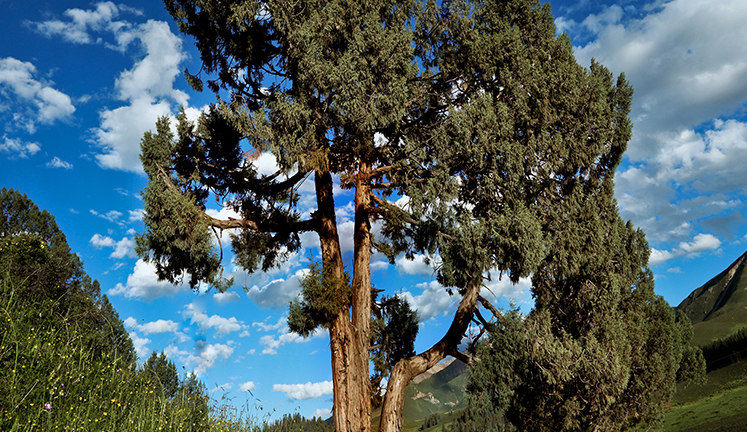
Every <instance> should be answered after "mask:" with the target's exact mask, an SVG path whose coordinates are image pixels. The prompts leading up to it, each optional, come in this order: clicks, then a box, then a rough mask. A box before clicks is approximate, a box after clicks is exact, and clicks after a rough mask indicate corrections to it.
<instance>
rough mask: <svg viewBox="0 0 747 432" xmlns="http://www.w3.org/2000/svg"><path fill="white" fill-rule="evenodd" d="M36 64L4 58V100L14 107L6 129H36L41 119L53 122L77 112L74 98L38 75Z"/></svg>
mask: <svg viewBox="0 0 747 432" xmlns="http://www.w3.org/2000/svg"><path fill="white" fill-rule="evenodd" d="M36 74H37V71H36V67H35V66H34V65H33V64H32V63H29V62H23V61H20V60H18V59H15V58H13V57H6V58H0V101H2V104H0V105H7V106H9V107H12V109H11V110H6V111H0V118H2V117H3V116H4V113H5V112H7V113H8V114H9V115H10V117H9V118H6V119H5V120H6V124H5V128H6V130H14V129H23V130H25V131H26V132H28V133H34V132H36V127H37V124H38V123H42V124H52V123H54V122H55V121H57V120H63V119H67V118H69V117H70V116H71V115H73V113H74V112H75V107H74V106H73V103H72V99H71V98H70V96H68V95H66V94H65V93H63V92H61V91H59V90H57V89H55V88H53V87H52V85H53V84H52V83H49V82H46V81H43V80H40V79H37V78H36Z"/></svg>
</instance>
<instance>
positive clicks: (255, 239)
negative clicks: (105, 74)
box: [138, 0, 645, 432]
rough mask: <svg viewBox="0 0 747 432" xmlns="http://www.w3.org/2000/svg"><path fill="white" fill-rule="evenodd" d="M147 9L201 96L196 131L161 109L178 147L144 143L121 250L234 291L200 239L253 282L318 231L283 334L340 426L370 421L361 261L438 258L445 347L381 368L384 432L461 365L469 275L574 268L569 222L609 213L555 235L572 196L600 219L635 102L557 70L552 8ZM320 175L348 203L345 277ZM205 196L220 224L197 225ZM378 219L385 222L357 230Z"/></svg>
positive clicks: (325, 4)
mask: <svg viewBox="0 0 747 432" xmlns="http://www.w3.org/2000/svg"><path fill="white" fill-rule="evenodd" d="M165 4H166V8H167V10H168V11H169V12H170V13H171V14H172V16H173V17H174V19H175V20H176V21H177V23H178V25H179V27H180V29H181V31H182V32H184V33H186V34H188V35H190V36H192V37H194V39H195V41H196V46H197V48H198V50H199V52H200V55H201V59H202V68H201V71H200V72H199V73H195V74H190V73H189V72H188V71H187V74H186V75H187V79H188V81H189V82H190V83H191V84H192V86H193V87H194V88H195V89H196V90H201V89H202V88H203V86H204V85H205V84H207V87H208V88H209V89H210V90H211V91H213V92H214V93H215V94H216V98H217V102H216V103H215V104H214V105H213V106H212V107H211V108H210V109H209V110H208V112H206V113H204V114H203V115H202V116H201V117H200V119H199V120H198V121H197V122H196V124H195V123H192V122H190V121H189V120H188V119H187V118H186V115H185V114H184V113H183V112H182V113H180V114H179V115H178V116H177V125H176V134H174V133H172V131H171V128H170V125H169V122H168V120H167V119H165V118H164V119H161V120H159V122H158V123H157V125H156V131H155V132H153V133H147V134H146V135H145V136H144V137H143V140H142V156H141V158H142V162H143V168H144V169H145V171H146V173H147V174H148V177H149V184H148V187H147V189H146V190H145V192H144V198H145V212H146V215H145V217H144V221H145V224H146V232H145V234H144V235H143V236H140V237H139V238H138V252H139V253H140V255H141V256H142V257H143V258H145V259H147V260H150V261H152V262H154V263H155V266H156V269H157V272H158V275H159V277H161V278H163V279H167V280H170V281H172V282H173V281H176V280H177V279H179V278H181V277H184V275H185V273H188V275H189V278H190V284H191V285H192V286H193V287H196V286H197V285H198V284H200V283H203V282H205V283H209V284H212V285H214V286H216V287H218V288H219V289H226V288H228V287H229V286H230V285H231V284H232V281H230V280H226V279H224V278H223V277H222V272H221V264H220V263H221V256H222V252H221V251H222V246H221V248H215V247H214V246H213V240H212V237H213V236H215V237H216V238H220V237H219V236H218V231H221V230H226V229H230V230H232V233H233V234H232V237H231V238H232V240H231V243H232V250H233V253H234V254H235V256H236V261H237V262H238V264H240V266H241V267H243V268H244V269H246V270H247V271H250V272H251V271H258V270H267V269H269V268H271V267H273V266H275V265H277V264H279V263H281V262H282V261H283V260H284V259H285V258H287V257H288V256H289V255H290V254H292V253H295V252H297V251H298V250H299V249H300V248H301V243H300V234H301V233H303V232H314V233H316V234H317V235H318V237H319V244H320V249H321V257H322V259H321V267H320V268H317V269H316V270H315V272H316V273H314V271H312V274H314V275H315V278H314V279H310V280H309V281H308V283H306V284H305V286H304V287H303V288H304V289H303V292H302V296H301V298H300V299H299V300H298V301H297V302H295V303H294V305H292V307H291V315H290V318H291V322H290V323H289V324H290V325H291V327H292V328H294V330H296V331H298V332H299V333H301V334H304V333H308V332H309V331H311V330H312V329H313V328H315V327H317V326H324V327H326V328H327V329H329V334H330V352H331V357H332V377H333V384H334V424H335V428H336V430H337V431H338V432H346V431H368V430H370V427H371V425H370V423H371V421H370V420H371V402H370V397H369V392H370V388H369V386H370V383H369V376H368V371H369V348H370V341H371V317H372V310H373V309H374V302H373V297H372V291H373V290H372V287H371V282H370V269H369V261H370V258H371V254H372V250H373V249H377V250H379V251H382V252H384V253H386V254H387V255H388V256H389V258H390V260H391V261H393V260H394V259H395V257H397V256H399V254H404V255H405V256H407V257H409V258H412V257H413V256H414V255H415V254H427V255H430V256H433V255H436V254H437V255H438V256H439V258H440V264H439V266H438V268H437V269H436V270H437V276H438V280H439V282H440V283H441V284H442V285H444V286H445V287H447V288H448V289H449V290H450V292H456V293H458V295H460V296H461V301H460V304H459V307H458V308H457V311H456V313H455V316H454V318H453V321H452V324H451V326H450V327H449V329H448V330H447V332H446V333H445V334H444V336H443V338H442V339H441V340H439V341H438V342H437V343H436V344H434V345H433V346H432V347H431V348H430V349H428V350H426V351H425V352H423V353H420V354H417V355H414V353H405V357H403V358H401V359H399V361H397V362H396V364H395V365H394V366H393V368H392V371H391V373H390V377H389V380H388V385H387V391H386V395H385V399H384V401H383V406H382V415H381V425H380V430H381V431H382V432H383V431H394V430H398V429H400V428H401V426H402V409H403V404H404V390H405V387H406V386H407V384H408V383H409V382H410V381H411V380H412V378H414V377H415V376H417V375H418V374H420V373H422V372H425V371H426V370H427V369H429V368H430V367H432V366H433V365H435V364H436V363H438V362H439V361H441V360H442V359H443V358H444V357H445V356H446V355H453V356H455V357H457V358H459V359H461V360H463V361H466V362H470V358H469V357H468V356H467V355H465V354H464V353H460V352H458V351H457V347H458V345H459V343H460V342H461V340H462V336H463V334H464V333H465V331H466V329H467V327H468V325H469V323H470V322H471V320H472V319H473V317H474V316H475V311H476V310H477V304H478V303H479V302H482V303H483V304H487V302H485V299H484V298H482V297H481V296H480V288H481V286H482V285H483V280H484V278H485V277H500V276H501V275H505V276H506V277H508V278H509V279H510V280H511V281H513V282H516V281H518V280H519V278H521V277H527V276H529V275H531V274H540V273H541V274H547V273H551V272H554V271H558V272H560V273H559V274H564V272H565V273H569V274H572V273H573V272H574V271H576V270H577V268H578V266H579V264H578V263H577V262H574V261H573V260H571V259H568V257H566V256H565V255H562V253H564V252H563V251H566V250H567V249H568V247H567V246H568V244H570V243H572V242H574V241H577V239H579V238H587V237H588V238H592V237H593V236H591V235H587V234H585V233H584V230H587V229H594V230H596V231H595V233H597V231H600V230H601V231H602V232H603V231H604V230H607V229H612V228H614V227H615V226H616V225H615V224H616V222H615V218H614V216H610V219H608V221H611V222H609V223H607V224H601V225H597V226H594V227H593V228H589V227H586V226H584V225H581V224H579V225H574V226H572V227H571V228H573V229H572V230H571V231H570V233H567V229H568V228H569V227H567V226H566V225H567V224H568V220H571V218H574V217H576V216H577V215H578V214H579V213H584V212H589V211H591V207H589V206H582V204H583V203H584V202H586V201H593V202H595V203H598V206H599V207H600V208H602V209H603V210H605V211H613V210H614V204H613V203H612V202H611V201H610V200H612V195H611V191H612V177H613V175H614V170H615V168H616V166H617V165H618V164H619V162H620V159H621V156H622V153H623V152H624V150H625V146H626V143H627V140H628V139H629V137H630V123H629V121H628V119H627V115H628V111H629V106H630V99H631V96H632V90H631V89H630V87H629V86H628V84H627V82H626V81H625V80H624V78H623V77H620V79H618V80H617V81H616V82H613V81H612V80H611V76H610V74H609V72H608V71H607V70H606V69H605V68H604V67H603V66H601V65H599V64H596V63H592V65H591V67H590V69H584V68H583V67H581V66H579V65H578V64H577V63H576V61H575V58H574V56H573V51H572V46H571V43H570V40H569V39H568V37H567V36H565V35H562V36H560V37H556V30H555V26H554V24H553V17H552V15H551V13H550V7H549V5H543V4H540V3H536V2H534V1H530V0H506V1H501V2H471V1H467V0H462V1H452V2H443V3H441V4H438V3H436V2H434V1H427V0H426V1H417V0H385V1H381V0H377V1H372V0H360V1H356V2H347V1H343V0H329V1H319V0H301V1H293V2H289V1H282V0H278V1H270V0H233V1H229V0H165ZM262 153H270V154H272V155H273V156H274V157H275V160H276V163H277V172H275V173H274V174H270V175H267V174H261V173H260V172H259V171H258V168H257V166H256V164H255V163H254V162H255V161H256V159H257V157H258V156H259V155H260V154H262ZM333 177H336V178H339V181H340V185H341V186H342V187H343V188H348V189H353V190H354V192H355V198H354V209H355V225H354V257H353V264H352V267H351V268H352V275H351V277H350V278H348V276H347V275H346V273H345V271H344V266H343V259H342V254H341V249H340V238H339V234H338V232H337V224H336V218H335V194H334V188H333ZM307 179H308V181H313V183H314V189H315V199H316V208H315V209H314V210H313V211H311V212H310V213H308V214H304V213H302V211H301V208H300V207H299V194H298V188H299V186H300V185H301V184H302V183H303V182H304V181H306V180H307ZM211 198H216V199H217V200H218V201H220V202H224V203H226V204H227V205H228V206H229V207H230V208H231V209H232V210H234V211H235V212H236V213H237V214H238V215H239V217H236V218H229V219H226V220H219V219H217V218H214V217H212V216H210V215H208V213H207V212H206V204H207V200H208V199H211ZM395 198H401V199H400V200H399V205H397V204H395V203H394V202H393V201H394V199H395ZM584 214H585V213H584ZM376 220H380V221H382V223H383V229H382V230H381V235H380V236H378V237H377V238H374V236H373V234H372V231H371V224H372V222H373V221H376ZM574 233H575V234H574ZM574 236H575V237H574ZM603 237H604V236H602V235H600V236H598V237H594V238H603ZM556 254H561V255H557V256H556ZM624 258H626V257H624V256H623V257H620V259H624ZM548 263H550V264H548ZM600 265H602V264H600ZM619 265H621V266H626V265H629V264H628V263H626V262H620V263H619ZM630 265H632V266H636V265H645V262H643V261H641V260H638V261H636V262H635V263H633V264H630ZM565 266H569V267H568V268H566V267H565ZM602 266H603V265H602ZM312 270H314V269H312ZM631 272H633V270H630V272H629V273H631ZM552 276H553V275H552V274H549V277H552ZM599 277H601V278H603V277H604V275H600V276H599ZM607 283H608V282H606V281H600V282H599V284H600V286H602V287H604V286H606V284H607ZM615 283H618V282H615ZM564 289H570V288H568V287H564V286H563V285H554V284H540V285H539V286H537V287H536V288H535V291H536V295H537V296H540V295H543V296H544V295H545V294H544V293H547V295H546V297H547V299H551V298H558V299H562V297H561V293H562V292H563V290H564ZM605 292H606V291H605ZM605 292H602V293H600V294H599V295H598V296H597V300H598V302H599V304H598V305H597V306H598V307H599V308H601V309H605V308H609V307H613V306H608V305H606V304H605V302H608V301H613V302H614V301H618V299H617V297H614V296H613V297H612V298H610V297H609V296H607V294H605ZM543 298H544V297H543ZM548 301H549V300H548ZM543 302H544V300H543V301H540V302H539V304H544V303H543ZM558 303H559V304H558V305H557V307H558V308H559V310H558V311H557V313H555V314H554V315H552V319H566V318H567V317H573V316H576V315H577V314H578V313H581V311H582V309H583V308H582V307H581V305H577V304H575V303H573V302H571V301H570V300H569V301H566V300H562V301H559V302H558ZM565 307H567V310H565V309H564V308H565ZM546 313H550V312H546Z"/></svg>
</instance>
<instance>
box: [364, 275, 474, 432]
mask: <svg viewBox="0 0 747 432" xmlns="http://www.w3.org/2000/svg"><path fill="white" fill-rule="evenodd" d="M481 282H482V280H481V279H475V280H473V281H471V282H470V283H469V284H468V286H467V290H466V292H465V293H464V297H463V298H462V301H461V302H460V303H459V307H458V308H457V311H456V314H455V315H454V319H453V320H452V322H451V326H450V327H449V330H448V331H447V332H446V334H445V335H444V337H443V338H441V340H440V341H438V342H437V343H436V344H435V345H433V346H432V347H431V348H430V349H428V350H427V351H425V352H424V353H422V354H418V355H416V356H413V357H409V358H406V359H402V360H400V361H398V362H397V364H396V365H395V366H394V369H392V373H391V375H390V376H389V383H388V384H387V387H386V395H384V405H383V406H382V408H381V422H380V423H379V431H380V432H398V431H399V430H401V429H402V425H403V421H402V410H403V409H404V406H405V389H406V388H407V385H408V384H410V381H412V379H413V378H415V377H416V376H418V375H420V374H421V373H423V372H425V371H427V370H428V369H430V368H432V367H433V366H435V365H436V364H437V363H438V362H440V361H441V360H443V359H444V358H445V357H446V356H447V355H454V356H458V351H457V349H458V347H459V343H460V342H461V341H462V337H463V336H464V334H465V332H466V331H467V328H468V327H469V323H470V321H471V320H472V317H473V315H474V313H475V308H476V306H477V300H478V296H479V294H480V284H481Z"/></svg>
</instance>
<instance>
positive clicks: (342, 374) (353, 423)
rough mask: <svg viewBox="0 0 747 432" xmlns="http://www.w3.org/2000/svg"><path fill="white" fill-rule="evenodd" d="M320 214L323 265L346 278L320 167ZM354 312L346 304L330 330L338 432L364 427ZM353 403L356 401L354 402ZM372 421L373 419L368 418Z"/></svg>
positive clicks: (328, 184)
mask: <svg viewBox="0 0 747 432" xmlns="http://www.w3.org/2000/svg"><path fill="white" fill-rule="evenodd" d="M315 186H316V196H317V207H318V209H317V217H318V220H319V227H318V232H319V244H320V248H321V250H322V265H323V267H324V269H325V270H326V271H332V274H333V275H334V276H335V277H336V278H338V279H339V280H345V269H344V266H343V262H342V252H341V250H340V237H339V234H338V232H337V218H336V217H335V202H334V196H333V185H332V176H331V175H330V173H329V172H328V171H323V170H317V171H316V175H315ZM352 333H353V332H352V326H351V323H350V312H349V311H348V308H347V307H345V308H343V309H342V310H340V312H339V313H338V314H337V317H336V318H335V320H334V321H333V322H332V324H331V326H330V329H329V347H330V351H331V357H332V386H333V389H334V396H333V400H334V406H333V408H334V411H333V419H334V424H335V430H336V431H338V432H353V431H358V430H360V426H359V424H360V423H361V421H360V417H359V416H357V413H356V410H355V401H356V400H357V399H358V398H359V395H358V393H359V392H358V391H357V389H356V385H355V381H354V380H353V378H354V376H352V375H351V370H353V369H354V368H351V363H350V362H351V357H350V353H351V351H352V350H353V348H352V345H353V337H352ZM351 402H352V403H351ZM368 422H370V420H368Z"/></svg>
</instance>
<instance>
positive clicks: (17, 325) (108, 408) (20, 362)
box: [0, 276, 208, 431]
mask: <svg viewBox="0 0 747 432" xmlns="http://www.w3.org/2000/svg"><path fill="white" fill-rule="evenodd" d="M19 284H20V282H19V281H18V280H17V279H15V277H13V276H10V277H8V278H6V279H5V280H3V281H2V285H1V286H0V288H1V292H2V295H1V296H0V315H1V316H2V318H1V319H0V429H2V430H4V431H26V430H29V431H30V430H62V431H80V430H85V431H112V430H117V431H156V430H167V431H168V430H170V431H205V430H207V420H208V411H207V409H206V408H207V405H206V403H205V404H203V405H199V404H194V402H193V400H194V399H195V397H201V398H203V399H204V400H205V401H206V400H207V396H206V394H205V392H204V391H203V392H202V394H201V395H198V394H197V393H196V392H191V391H187V389H186V388H181V389H180V390H179V391H177V392H176V393H175V394H174V396H173V397H171V398H167V397H165V396H164V395H163V393H162V392H161V388H160V386H159V387H156V386H154V384H153V382H152V381H150V380H149V379H147V377H146V376H145V375H144V374H142V373H138V372H137V371H136V370H135V368H134V367H133V365H132V362H131V361H130V359H128V358H127V357H125V356H123V355H121V353H118V352H116V351H112V350H107V351H104V352H103V353H100V352H99V348H98V347H97V346H95V345H94V344H92V343H91V341H90V339H88V338H87V337H86V335H87V333H89V332H90V329H89V328H88V327H87V326H86V324H85V322H84V321H83V320H79V319H77V317H76V316H75V315H72V314H67V315H62V316H60V315H59V311H58V310H57V309H58V307H57V305H56V304H55V302H54V301H52V300H50V299H45V300H42V301H40V302H38V303H34V304H29V303H28V302H25V301H22V300H21V299H20V297H21V292H22V291H16V290H15V287H16V286H19ZM40 317H41V318H40ZM47 317H51V318H47ZM60 323H63V324H64V325H59V324H60ZM203 388H204V387H203Z"/></svg>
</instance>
